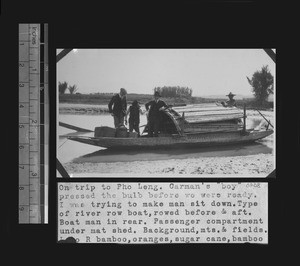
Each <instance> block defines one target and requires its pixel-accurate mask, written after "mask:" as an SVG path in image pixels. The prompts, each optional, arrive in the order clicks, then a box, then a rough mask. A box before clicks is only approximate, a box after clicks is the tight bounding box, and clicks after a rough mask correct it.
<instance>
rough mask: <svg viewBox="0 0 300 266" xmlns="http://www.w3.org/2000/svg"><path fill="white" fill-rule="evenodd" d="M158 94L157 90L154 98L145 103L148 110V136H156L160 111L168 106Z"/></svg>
mask: <svg viewBox="0 0 300 266" xmlns="http://www.w3.org/2000/svg"><path fill="white" fill-rule="evenodd" d="M160 97H161V96H160V94H159V92H158V91H155V93H154V100H152V101H150V102H148V103H146V104H145V107H146V110H147V111H148V110H149V108H150V110H149V113H148V133H149V134H148V135H149V137H153V133H154V137H158V130H159V126H160V122H161V111H163V110H165V109H167V108H168V106H167V104H166V103H165V102H164V101H162V100H160V99H159V98H160Z"/></svg>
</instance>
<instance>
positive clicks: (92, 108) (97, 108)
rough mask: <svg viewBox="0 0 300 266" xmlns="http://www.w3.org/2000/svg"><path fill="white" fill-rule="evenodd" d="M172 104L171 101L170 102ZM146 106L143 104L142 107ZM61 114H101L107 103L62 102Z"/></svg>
mask: <svg viewBox="0 0 300 266" xmlns="http://www.w3.org/2000/svg"><path fill="white" fill-rule="evenodd" d="M169 104H170V103H169ZM144 108H145V107H144V106H143V105H142V109H144ZM58 111H59V114H73V115H99V114H107V113H108V105H107V104H79V103H76V104H75V103H60V104H59V110H58ZM272 111H273V109H268V110H263V111H261V113H262V114H263V115H267V116H273V112H272ZM257 114H258V112H257V111H255V109H251V107H249V108H247V115H248V116H255V115H257Z"/></svg>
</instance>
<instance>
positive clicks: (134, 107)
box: [125, 100, 143, 136]
mask: <svg viewBox="0 0 300 266" xmlns="http://www.w3.org/2000/svg"><path fill="white" fill-rule="evenodd" d="M128 114H129V132H133V130H135V132H137V133H138V136H140V114H143V111H142V110H141V106H140V105H139V102H138V101H137V100H134V101H133V102H132V104H131V106H130V107H129V108H128V110H127V113H126V117H125V124H126V125H127V116H128Z"/></svg>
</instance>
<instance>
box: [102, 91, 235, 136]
mask: <svg viewBox="0 0 300 266" xmlns="http://www.w3.org/2000/svg"><path fill="white" fill-rule="evenodd" d="M126 95H127V91H126V90H125V89H124V88H121V89H120V93H118V94H115V95H114V96H113V97H112V98H111V100H110V102H109V104H108V110H109V113H111V114H112V116H113V118H114V125H115V128H118V127H120V126H124V124H125V125H127V117H128V115H129V132H133V130H135V131H136V132H137V133H138V136H140V114H143V113H144V112H143V111H142V110H141V107H140V105H139V102H138V101H137V100H134V101H133V102H132V105H131V106H130V107H129V108H128V109H127V99H126ZM226 96H228V98H229V100H228V101H226V102H221V104H222V105H223V106H224V107H234V106H235V107H236V102H235V100H234V99H233V97H234V96H235V94H233V93H231V92H230V93H229V94H228V95H226ZM160 98H161V95H160V94H159V92H158V91H155V92H154V100H152V101H150V102H148V103H146V104H145V107H146V112H148V115H147V117H148V135H149V136H150V137H158V132H159V127H160V123H161V111H163V110H165V109H167V108H169V107H168V105H167V104H166V103H165V102H164V101H162V100H161V99H160Z"/></svg>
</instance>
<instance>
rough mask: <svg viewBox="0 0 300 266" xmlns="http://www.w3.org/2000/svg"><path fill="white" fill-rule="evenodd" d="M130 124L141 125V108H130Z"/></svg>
mask: <svg viewBox="0 0 300 266" xmlns="http://www.w3.org/2000/svg"><path fill="white" fill-rule="evenodd" d="M129 114H130V116H129V123H140V107H139V106H133V105H131V106H130V107H129Z"/></svg>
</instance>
